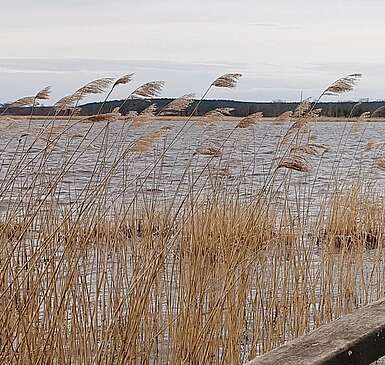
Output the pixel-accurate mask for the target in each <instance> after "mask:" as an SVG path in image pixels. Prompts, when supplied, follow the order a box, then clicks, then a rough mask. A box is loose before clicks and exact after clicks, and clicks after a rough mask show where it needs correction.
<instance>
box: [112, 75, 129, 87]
mask: <svg viewBox="0 0 385 365" xmlns="http://www.w3.org/2000/svg"><path fill="white" fill-rule="evenodd" d="M133 76H134V74H133V73H131V74H127V75H123V76H122V77H119V78H118V79H117V80H116V81H115V82H114V84H113V85H112V89H114V88H115V87H116V86H118V85H126V84H128V83H129V82H130V81H131V80H132V78H133Z"/></svg>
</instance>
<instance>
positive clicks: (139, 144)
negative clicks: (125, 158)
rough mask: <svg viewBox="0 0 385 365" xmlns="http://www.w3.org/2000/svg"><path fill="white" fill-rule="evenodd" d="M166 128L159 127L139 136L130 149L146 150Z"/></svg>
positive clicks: (160, 136) (136, 150)
mask: <svg viewBox="0 0 385 365" xmlns="http://www.w3.org/2000/svg"><path fill="white" fill-rule="evenodd" d="M167 130H168V129H166V128H160V129H159V130H157V131H155V132H151V133H149V134H147V135H144V136H141V137H139V138H138V139H136V140H135V141H134V142H133V143H132V145H131V146H130V150H131V151H134V152H147V151H149V150H150V149H151V147H152V146H153V145H154V143H156V142H157V141H158V140H159V139H160V138H162V136H164V134H165V133H166V132H167Z"/></svg>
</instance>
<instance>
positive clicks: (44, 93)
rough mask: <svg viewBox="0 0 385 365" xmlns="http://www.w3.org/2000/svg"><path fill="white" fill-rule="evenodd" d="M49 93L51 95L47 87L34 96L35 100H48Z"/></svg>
mask: <svg viewBox="0 0 385 365" xmlns="http://www.w3.org/2000/svg"><path fill="white" fill-rule="evenodd" d="M50 93H51V87H50V86H47V87H45V88H44V89H42V90H40V91H39V92H38V93H37V94H36V95H35V100H48V99H49V95H50Z"/></svg>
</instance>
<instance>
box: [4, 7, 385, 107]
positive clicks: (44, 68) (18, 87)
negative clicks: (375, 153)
mask: <svg viewBox="0 0 385 365" xmlns="http://www.w3.org/2000/svg"><path fill="white" fill-rule="evenodd" d="M384 11H385V2H384V1H383V0H365V1H362V0H360V1H358V0H349V1H348V0H323V1H322V2H321V1H310V0H190V1H186V0H142V1H134V0H108V1H107V0H103V1H102V0H65V1H62V0H60V1H59V0H18V1H17V2H16V1H15V2H6V5H2V6H1V22H0V85H1V88H0V102H8V101H12V100H15V99H17V98H19V97H22V96H29V95H33V94H35V93H36V92H37V91H39V90H40V89H42V88H43V87H45V86H47V85H50V86H52V99H51V100H50V101H48V104H49V103H53V102H55V101H56V100H57V99H59V98H60V97H61V96H63V95H67V94H70V93H71V92H73V91H74V90H76V89H77V88H79V87H80V86H81V85H82V84H84V83H86V82H88V81H91V80H93V79H96V78H100V77H119V76H121V75H123V74H126V73H132V72H134V73H135V77H134V79H133V81H132V82H131V83H130V84H128V85H125V86H122V87H120V88H117V89H116V90H115V91H114V94H113V95H112V98H113V99H116V98H121V97H124V96H126V95H128V94H129V93H130V91H132V90H133V89H134V88H135V87H137V86H138V85H140V84H141V83H144V82H147V81H150V80H164V81H166V86H165V88H164V90H163V93H162V96H165V97H177V96H180V95H183V94H186V93H195V94H196V95H197V96H200V95H201V94H202V93H203V92H204V90H205V89H206V88H207V85H209V84H210V83H211V82H212V81H213V80H214V79H215V78H216V77H218V76H220V75H221V74H224V73H227V72H240V73H242V74H243V77H242V79H241V80H240V82H239V85H238V87H237V88H236V89H230V90H227V89H215V90H212V91H211V92H210V94H209V96H208V97H209V98H224V99H237V100H250V101H275V100H286V101H297V100H298V99H299V98H300V95H301V92H302V93H303V95H304V97H314V98H316V97H317V96H318V94H319V93H320V92H321V91H322V90H323V89H324V88H325V87H327V85H328V84H330V83H331V82H333V81H334V80H336V79H338V78H339V77H342V76H345V75H347V74H350V73H358V72H359V73H362V74H363V78H362V81H361V82H360V84H359V85H358V86H357V88H356V89H355V91H353V92H351V93H348V94H344V95H342V96H339V97H338V98H333V99H332V100H336V101H337V100H358V99H360V98H370V100H382V99H385V89H384V88H383V84H384V82H383V81H384V79H385V72H384V71H385V49H384V47H383V40H384V39H385V26H384V20H383V16H384ZM93 99H95V97H94V98H93Z"/></svg>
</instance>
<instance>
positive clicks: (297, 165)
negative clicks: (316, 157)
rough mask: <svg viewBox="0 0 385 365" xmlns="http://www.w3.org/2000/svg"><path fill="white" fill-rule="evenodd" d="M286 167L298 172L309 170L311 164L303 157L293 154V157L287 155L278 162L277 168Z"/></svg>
mask: <svg viewBox="0 0 385 365" xmlns="http://www.w3.org/2000/svg"><path fill="white" fill-rule="evenodd" d="M282 167H284V168H286V169H289V170H295V171H300V172H310V171H311V169H312V168H311V165H310V164H309V162H307V161H306V159H305V158H303V157H301V156H295V157H288V158H285V159H283V160H282V161H281V162H280V163H279V164H278V167H277V169H279V168H282Z"/></svg>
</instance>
